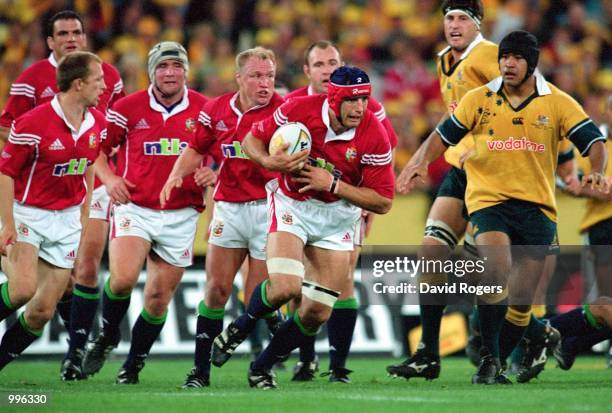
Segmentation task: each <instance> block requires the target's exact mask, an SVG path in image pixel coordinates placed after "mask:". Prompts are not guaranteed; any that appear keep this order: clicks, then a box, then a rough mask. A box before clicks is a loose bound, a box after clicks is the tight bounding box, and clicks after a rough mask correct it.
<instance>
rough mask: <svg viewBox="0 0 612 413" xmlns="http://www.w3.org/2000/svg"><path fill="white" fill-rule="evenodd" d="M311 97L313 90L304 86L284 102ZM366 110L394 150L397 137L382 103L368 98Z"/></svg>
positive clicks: (286, 96)
mask: <svg viewBox="0 0 612 413" xmlns="http://www.w3.org/2000/svg"><path fill="white" fill-rule="evenodd" d="M312 95H316V93H315V92H314V90H312V88H311V87H310V86H304V87H301V88H298V89H295V90H294V91H293V92H290V93H288V94H286V95H285V100H289V99H292V98H296V97H301V96H312ZM368 110H369V111H371V112H372V113H373V114H374V115H376V118H377V119H378V120H379V121H380V123H382V125H383V127H384V128H385V131H386V132H387V136H388V138H389V143H390V144H391V148H395V147H396V146H397V135H396V134H395V130H394V129H393V125H392V124H391V121H390V120H389V118H387V112H385V108H384V106H383V105H382V103H380V102H379V101H377V100H376V99H374V98H373V97H372V96H369V97H368Z"/></svg>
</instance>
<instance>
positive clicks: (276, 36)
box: [0, 0, 612, 187]
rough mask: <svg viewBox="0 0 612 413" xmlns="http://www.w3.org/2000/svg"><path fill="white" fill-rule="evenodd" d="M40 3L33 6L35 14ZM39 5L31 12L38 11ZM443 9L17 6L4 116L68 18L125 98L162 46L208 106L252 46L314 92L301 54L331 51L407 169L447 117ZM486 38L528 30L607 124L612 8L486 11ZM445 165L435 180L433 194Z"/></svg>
mask: <svg viewBox="0 0 612 413" xmlns="http://www.w3.org/2000/svg"><path fill="white" fill-rule="evenodd" d="M30 3H33V5H30ZM34 3H35V5H34ZM439 3H440V2H438V1H429V0H409V1H398V0H369V1H366V0H331V1H315V0H295V1H289V0H276V1H275V0H207V1H205V2H202V1H196V0H191V1H190V0H95V1H79V0H76V1H68V0H63V1H62V0H46V1H37V2H31V1H29V0H15V1H8V2H2V4H0V68H1V69H0V70H1V71H2V73H3V74H4V76H2V78H0V107H4V105H5V103H6V98H7V97H8V91H9V88H10V85H11V83H12V82H13V81H14V80H15V79H16V77H17V76H18V75H19V73H21V72H22V71H23V70H24V69H25V68H26V67H28V66H29V65H30V64H31V63H33V62H35V61H37V60H39V59H42V58H44V57H46V56H47V53H48V51H47V49H46V45H45V40H44V39H45V36H44V27H45V26H44V23H45V22H46V21H47V20H48V18H49V17H51V16H52V15H53V14H55V13H56V12H58V11H60V10H63V9H66V8H72V9H74V10H76V11H77V12H79V14H81V15H83V16H84V19H85V23H86V24H85V28H86V30H87V36H88V41H89V48H90V50H91V51H93V52H95V53H97V54H98V55H99V56H100V57H101V58H102V59H103V60H104V61H105V62H108V63H111V64H113V65H115V66H116V67H117V68H118V69H119V71H120V73H121V77H122V79H123V82H124V85H125V92H126V93H127V94H129V93H132V92H134V91H136V90H140V89H143V88H145V87H146V86H147V84H148V81H149V79H148V77H147V73H146V57H147V52H148V51H149V49H150V48H151V47H152V46H153V45H154V44H156V43H157V42H159V41H163V40H173V41H177V42H179V43H181V44H184V45H185V47H186V49H187V51H188V53H189V57H190V66H191V68H190V71H189V77H190V79H189V84H190V87H193V88H194V89H195V90H198V91H200V92H202V93H203V94H204V95H206V96H219V95H221V94H223V93H227V92H228V91H231V90H233V87H234V78H233V75H234V65H233V59H234V56H235V55H236V53H237V52H239V51H240V50H244V49H246V48H249V47H252V46H253V45H259V46H263V47H268V48H270V49H272V50H273V51H274V52H275V54H276V56H277V61H278V67H277V77H276V78H277V82H279V83H282V84H284V85H285V86H287V87H288V89H289V90H293V89H295V88H296V87H299V86H301V85H303V84H305V83H306V79H305V77H304V74H303V72H302V65H303V50H304V49H305V48H306V47H307V46H308V45H309V44H310V43H312V42H314V41H317V40H323V39H331V40H334V41H335V42H336V43H337V44H338V46H339V49H340V50H341V51H342V53H343V58H344V60H345V62H347V63H348V64H352V65H355V66H359V67H362V68H364V69H366V70H367V71H368V73H370V74H371V76H370V77H371V80H372V84H373V93H374V96H375V97H376V98H377V99H378V100H380V101H381V102H382V103H384V105H385V108H386V111H387V114H388V116H389V118H390V119H391V121H392V122H393V124H394V126H395V129H396V131H397V133H398V136H399V145H398V148H397V151H396V161H395V168H396V170H397V171H399V170H401V168H402V167H403V165H404V164H405V163H406V162H407V161H408V159H409V158H410V156H411V155H412V154H413V153H414V151H415V150H416V148H417V147H418V146H419V144H420V143H421V141H422V140H424V139H425V138H426V137H427V134H428V133H429V131H431V129H432V128H433V127H434V126H435V125H436V124H437V122H438V121H439V120H440V117H441V115H442V114H443V113H444V112H446V108H445V107H444V104H443V103H442V99H441V97H440V92H439V87H438V80H437V77H436V69H435V56H436V53H437V52H438V51H439V50H441V49H442V48H443V47H444V36H443V31H442V20H441V19H440V18H439V8H440V4H439ZM483 3H484V6H485V10H486V13H485V16H484V20H483V23H482V32H483V33H484V34H485V36H486V38H487V39H490V40H491V41H493V42H496V43H497V42H499V41H500V40H501V38H502V37H503V36H504V35H505V34H506V33H508V32H509V31H512V30H515V29H525V30H527V31H530V32H532V33H534V34H535V35H536V37H537V38H538V41H539V43H540V44H541V45H542V47H541V50H542V52H541V57H540V63H539V69H540V70H541V71H542V73H543V74H544V75H545V76H546V77H547V79H549V80H550V81H552V82H553V83H554V84H555V85H557V86H559V87H560V88H561V89H562V90H564V91H566V92H568V93H569V94H570V95H572V96H573V97H574V98H576V99H577V100H578V101H579V102H580V103H582V104H583V105H584V106H585V110H586V112H587V113H588V114H589V115H590V116H592V118H593V120H594V121H595V122H596V123H598V124H599V123H600V122H601V121H602V116H603V113H604V109H603V108H604V100H605V99H604V96H605V94H606V93H607V92H608V93H609V91H610V90H612V33H611V32H610V30H609V26H607V24H606V22H609V21H611V20H612V6H611V5H610V2H605V1H603V2H601V1H596V0H585V1H576V0H562V1H547V0H485V1H484V2H483ZM447 168H448V166H447V165H446V164H444V163H442V164H441V165H438V167H437V170H436V172H434V173H432V174H431V177H430V179H431V180H432V184H433V186H434V187H435V186H437V185H436V184H437V183H439V182H440V181H441V179H442V177H443V176H444V174H445V173H446V171H447Z"/></svg>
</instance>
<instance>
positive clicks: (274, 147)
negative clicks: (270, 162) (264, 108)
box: [268, 122, 312, 155]
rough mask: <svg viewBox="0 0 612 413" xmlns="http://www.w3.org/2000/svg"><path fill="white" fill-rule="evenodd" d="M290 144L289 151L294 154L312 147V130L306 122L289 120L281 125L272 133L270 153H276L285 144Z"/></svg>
mask: <svg viewBox="0 0 612 413" xmlns="http://www.w3.org/2000/svg"><path fill="white" fill-rule="evenodd" d="M287 143H288V144H289V148H287V153H288V154H289V155H293V154H294V153H297V152H301V151H308V152H309V153H310V148H311V147H312V138H311V137H310V131H309V130H308V128H307V127H306V126H304V124H302V123H300V122H289V123H286V124H284V125H282V126H280V127H279V128H278V129H277V130H276V131H275V132H274V134H273V135H272V139H271V140H270V145H269V146H268V152H269V153H270V155H276V154H277V153H278V152H279V151H280V150H281V148H282V147H283V145H285V144H287Z"/></svg>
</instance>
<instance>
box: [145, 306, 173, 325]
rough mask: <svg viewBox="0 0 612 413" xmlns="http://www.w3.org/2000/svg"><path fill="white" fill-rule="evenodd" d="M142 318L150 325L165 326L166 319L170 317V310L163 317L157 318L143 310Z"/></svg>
mask: <svg viewBox="0 0 612 413" xmlns="http://www.w3.org/2000/svg"><path fill="white" fill-rule="evenodd" d="M140 316H141V317H142V318H143V319H144V321H146V322H147V323H149V324H163V323H164V322H165V321H166V317H167V316H168V310H166V312H165V313H164V314H163V315H161V316H159V317H155V316H153V315H151V314H149V313H148V312H147V310H145V309H144V308H143V309H142V311H141V312H140Z"/></svg>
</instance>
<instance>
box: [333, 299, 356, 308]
mask: <svg viewBox="0 0 612 413" xmlns="http://www.w3.org/2000/svg"><path fill="white" fill-rule="evenodd" d="M358 308H359V303H358V302H357V299H356V298H355V297H351V298H347V299H346V300H338V301H336V303H335V304H334V310H336V309H340V310H357V309H358Z"/></svg>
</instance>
